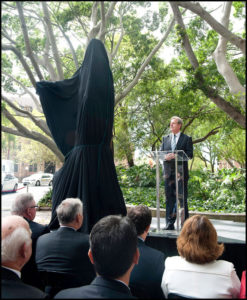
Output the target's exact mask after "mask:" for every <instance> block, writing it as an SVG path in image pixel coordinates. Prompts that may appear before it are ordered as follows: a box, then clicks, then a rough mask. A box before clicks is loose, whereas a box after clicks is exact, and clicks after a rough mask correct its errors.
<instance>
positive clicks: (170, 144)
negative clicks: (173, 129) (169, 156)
mask: <svg viewBox="0 0 247 300" xmlns="http://www.w3.org/2000/svg"><path fill="white" fill-rule="evenodd" d="M168 140H169V142H168V143H169V148H170V149H172V134H169V139H168Z"/></svg>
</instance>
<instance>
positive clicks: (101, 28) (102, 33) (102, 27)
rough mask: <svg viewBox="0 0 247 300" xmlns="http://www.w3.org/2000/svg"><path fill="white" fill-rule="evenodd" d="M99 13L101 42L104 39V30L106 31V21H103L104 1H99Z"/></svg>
mask: <svg viewBox="0 0 247 300" xmlns="http://www.w3.org/2000/svg"><path fill="white" fill-rule="evenodd" d="M100 8H101V9H100V14H101V23H100V31H99V39H100V40H101V42H102V43H104V40H105V32H106V21H105V5H104V1H100Z"/></svg>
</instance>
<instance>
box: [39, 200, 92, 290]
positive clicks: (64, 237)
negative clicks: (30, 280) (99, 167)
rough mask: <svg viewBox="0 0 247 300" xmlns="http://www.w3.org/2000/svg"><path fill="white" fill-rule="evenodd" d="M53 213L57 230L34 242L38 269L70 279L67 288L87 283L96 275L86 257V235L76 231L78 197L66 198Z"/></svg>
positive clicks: (80, 219) (80, 216) (79, 215)
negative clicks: (57, 222)
mask: <svg viewBox="0 0 247 300" xmlns="http://www.w3.org/2000/svg"><path fill="white" fill-rule="evenodd" d="M56 212H57V217H58V221H59V224H60V228H59V229H57V230H56V231H52V232H50V233H47V234H44V235H42V236H40V237H39V238H38V240H37V246H36V255H35V260H36V264H37V267H38V270H39V271H46V272H54V271H55V272H60V273H65V275H67V277H69V276H70V277H71V278H72V279H71V281H70V282H67V286H66V287H67V288H69V287H74V286H80V285H86V284H89V283H90V282H91V281H92V280H93V279H94V277H95V276H96V274H95V272H94V269H93V266H92V264H91V263H90V260H89V258H88V250H89V236H88V234H85V233H82V232H79V231H77V230H78V229H80V228H81V226H82V222H83V214H82V202H81V200H80V199H78V198H67V199H65V200H63V201H62V202H61V203H60V205H59V206H58V207H57V210H56Z"/></svg>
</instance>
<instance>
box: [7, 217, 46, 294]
mask: <svg viewBox="0 0 247 300" xmlns="http://www.w3.org/2000/svg"><path fill="white" fill-rule="evenodd" d="M1 233H2V243H1V258H2V259H1V261H2V267H1V273H2V274H1V276H2V278H1V279H2V280H1V287H2V288H1V298H2V299H7V298H8V299H16V298H21V299H28V298H29V299H30V298H37V299H38V298H46V297H47V295H46V294H45V293H44V292H42V291H40V290H39V289H37V288H36V287H33V286H31V285H27V284H25V283H23V282H22V280H21V269H22V268H23V266H24V265H25V264H26V263H27V261H28V260H29V259H30V257H31V254H32V240H31V230H30V228H29V226H28V223H27V221H25V220H24V219H23V218H22V217H19V216H8V217H5V218H3V219H2V231H1Z"/></svg>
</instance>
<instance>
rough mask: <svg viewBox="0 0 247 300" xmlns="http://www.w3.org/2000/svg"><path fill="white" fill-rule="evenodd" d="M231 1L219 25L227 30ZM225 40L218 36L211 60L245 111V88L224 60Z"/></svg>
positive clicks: (225, 6) (227, 3) (226, 3)
mask: <svg viewBox="0 0 247 300" xmlns="http://www.w3.org/2000/svg"><path fill="white" fill-rule="evenodd" d="M231 6H232V1H227V2H225V5H224V13H223V17H222V20H221V23H222V25H223V26H224V27H226V28H228V25H229V17H230V12H231ZM227 42H228V41H227V40H226V39H225V38H224V37H223V36H221V35H220V36H219V42H218V45H217V48H216V49H215V51H214V53H213V58H214V60H215V63H216V65H217V69H218V71H219V73H220V74H221V75H222V76H223V77H224V79H225V81H226V83H227V85H228V87H229V89H230V93H231V94H232V95H235V96H238V97H239V100H240V104H241V106H242V108H243V109H245V103H246V100H245V88H244V87H243V86H242V85H241V84H240V82H239V80H238V77H237V76H236V74H235V73H234V71H233V69H232V67H231V66H230V64H229V63H228V61H227V59H226V46H227Z"/></svg>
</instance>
